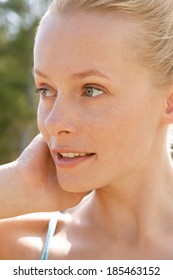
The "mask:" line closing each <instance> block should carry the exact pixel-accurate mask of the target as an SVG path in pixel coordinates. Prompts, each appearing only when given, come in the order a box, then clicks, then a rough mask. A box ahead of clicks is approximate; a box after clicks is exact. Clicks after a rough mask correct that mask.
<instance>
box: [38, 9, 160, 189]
mask: <svg viewBox="0 0 173 280" xmlns="http://www.w3.org/2000/svg"><path fill="white" fill-rule="evenodd" d="M135 52H136V49H135V44H134V42H133V32H132V31H131V30H130V23H129V22H128V21H126V20H125V19H123V18H120V17H119V18H113V16H111V15H107V16H103V15H93V14H84V13H83V14H82V13H81V14H78V15H77V14H76V15H54V16H53V15H48V17H47V18H46V19H45V21H44V22H43V23H42V25H41V28H40V29H39V31H38V34H37V36H36V42H35V49H34V76H35V82H36V86H37V88H38V89H39V93H40V102H39V106H38V126H39V129H40V132H41V133H42V135H43V137H44V138H45V140H46V142H47V144H48V146H49V148H50V152H51V155H52V158H53V160H54V162H55V165H56V170H57V176H58V180H59V183H60V185H61V187H62V188H64V189H66V190H70V191H88V190H90V189H96V188H100V187H104V186H113V185H114V184H116V183H117V184H118V183H119V182H120V181H121V180H122V179H124V178H126V177H128V176H129V174H132V173H134V174H135V172H137V168H138V169H139V167H141V168H142V167H144V166H145V165H147V164H148V161H149V160H150V158H151V154H152V152H153V150H154V144H155V141H156V137H157V136H158V135H157V133H158V130H159V127H160V122H161V121H160V120H161V116H162V112H163V98H162V97H161V94H159V93H157V92H156V91H155V90H154V88H153V87H152V86H151V84H150V82H149V79H148V73H147V70H146V69H144V68H143V67H142V65H138V64H137V63H136V62H135Z"/></svg>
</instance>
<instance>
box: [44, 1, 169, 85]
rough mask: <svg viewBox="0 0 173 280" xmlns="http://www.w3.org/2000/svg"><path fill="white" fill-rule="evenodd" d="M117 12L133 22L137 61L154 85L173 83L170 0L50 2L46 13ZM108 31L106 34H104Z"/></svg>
mask: <svg viewBox="0 0 173 280" xmlns="http://www.w3.org/2000/svg"><path fill="white" fill-rule="evenodd" d="M80 11H83V12H101V13H116V12H118V13H121V14H122V15H125V16H127V17H128V18H130V19H132V20H133V23H134V30H135V31H136V33H135V34H133V36H134V37H136V38H137V40H136V42H137V45H138V50H137V49H136V50H135V51H136V53H137V54H138V59H140V62H142V64H143V65H144V66H146V67H147V68H148V69H149V70H150V72H151V80H152V81H153V83H154V84H155V85H156V86H159V87H162V86H170V85H171V84H172V83H173V0H53V1H52V3H51V5H50V7H49V12H51V13H55V12H56V13H57V12H58V13H76V12H80ZM108 32H109V31H108Z"/></svg>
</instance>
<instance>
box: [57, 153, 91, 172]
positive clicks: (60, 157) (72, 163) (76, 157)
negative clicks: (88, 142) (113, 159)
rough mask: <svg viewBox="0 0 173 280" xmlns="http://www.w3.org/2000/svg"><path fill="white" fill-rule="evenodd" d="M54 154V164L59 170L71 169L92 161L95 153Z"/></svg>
mask: <svg viewBox="0 0 173 280" xmlns="http://www.w3.org/2000/svg"><path fill="white" fill-rule="evenodd" d="M54 153H55V164H56V165H57V166H58V167H60V168H73V167H76V166H77V165H79V164H81V163H83V162H86V161H87V160H90V159H93V158H94V157H95V155H96V154H95V153H85V152H76V151H75V152H74V151H67V150H66V151H64V150H63V151H60V150H56V151H54Z"/></svg>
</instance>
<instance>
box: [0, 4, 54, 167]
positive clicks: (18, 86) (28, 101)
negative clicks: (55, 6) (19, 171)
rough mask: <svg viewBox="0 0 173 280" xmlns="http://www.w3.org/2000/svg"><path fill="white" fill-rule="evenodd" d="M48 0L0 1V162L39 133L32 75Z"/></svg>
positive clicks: (18, 150)
mask: <svg viewBox="0 0 173 280" xmlns="http://www.w3.org/2000/svg"><path fill="white" fill-rule="evenodd" d="M48 2H49V1H48V0H44V1H43V0H40V1H38V0H37V4H39V5H37V11H36V9H35V8H36V5H35V1H33V0H18V1H14V0H0V82H1V86H0V164H2V163H6V162H8V161H11V160H14V159H15V158H16V157H17V156H18V155H19V153H20V152H21V150H22V149H23V148H24V147H25V146H26V145H27V144H28V143H29V141H30V140H31V138H32V137H33V136H34V135H35V134H36V133H37V128H36V127H37V126H36V103H37V100H36V98H35V97H34V94H33V92H34V90H33V89H34V83H33V78H32V63H33V61H32V51H33V42H34V35H35V30H36V26H37V24H38V20H39V18H40V15H41V14H43V13H44V11H45V10H46V7H47V4H48Z"/></svg>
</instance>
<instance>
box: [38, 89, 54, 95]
mask: <svg viewBox="0 0 173 280" xmlns="http://www.w3.org/2000/svg"><path fill="white" fill-rule="evenodd" d="M36 92H37V93H39V94H40V95H41V96H42V97H53V96H55V94H54V93H53V91H51V90H49V89H47V88H38V89H36Z"/></svg>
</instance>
